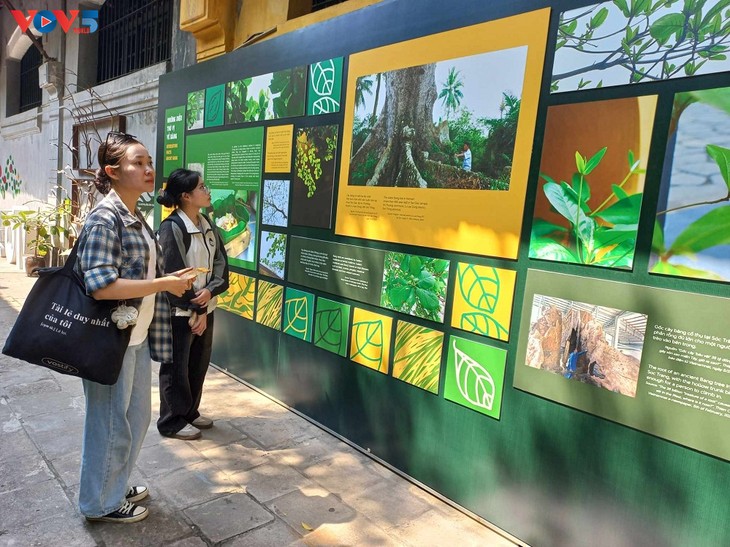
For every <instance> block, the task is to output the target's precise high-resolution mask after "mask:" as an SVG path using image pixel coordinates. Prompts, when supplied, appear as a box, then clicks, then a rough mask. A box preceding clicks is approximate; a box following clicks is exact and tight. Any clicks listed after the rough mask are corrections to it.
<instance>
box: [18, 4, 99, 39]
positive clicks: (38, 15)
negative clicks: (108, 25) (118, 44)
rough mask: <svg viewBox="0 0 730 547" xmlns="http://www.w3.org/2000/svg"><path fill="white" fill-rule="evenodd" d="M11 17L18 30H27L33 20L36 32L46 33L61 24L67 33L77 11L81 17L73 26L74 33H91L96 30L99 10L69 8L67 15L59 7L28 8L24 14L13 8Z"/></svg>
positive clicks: (76, 15) (77, 14)
mask: <svg viewBox="0 0 730 547" xmlns="http://www.w3.org/2000/svg"><path fill="white" fill-rule="evenodd" d="M10 13H12V14H13V17H14V18H15V20H16V21H17V23H18V26H19V27H20V30H22V31H23V32H25V31H27V30H28V27H30V23H31V22H33V26H34V27H35V28H36V30H37V31H38V32H42V33H43V34H46V33H48V32H51V31H52V30H53V29H55V28H56V26H58V25H61V28H62V29H63V32H65V33H67V34H68V31H69V29H70V28H71V25H72V24H73V22H74V21H75V20H76V19H78V17H79V13H81V19H80V20H79V26H78V27H76V28H74V32H75V33H76V34H91V33H92V32H96V30H97V29H98V28H99V10H81V11H79V10H77V9H72V10H69V12H68V15H66V12H65V11H63V10H60V9H54V10H41V11H38V10H34V9H32V10H28V15H27V16H26V15H25V14H24V13H23V12H22V11H20V10H17V9H14V10H10Z"/></svg>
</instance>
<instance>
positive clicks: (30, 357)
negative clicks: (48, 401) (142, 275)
mask: <svg viewBox="0 0 730 547" xmlns="http://www.w3.org/2000/svg"><path fill="white" fill-rule="evenodd" d="M77 247H78V241H77V242H76V244H74V247H73V250H72V251H71V254H70V255H69V257H68V260H66V263H65V265H64V266H62V267H58V268H42V269H40V270H38V275H39V277H38V280H37V281H36V282H35V285H33V288H32V289H31V291H30V294H28V298H27V299H26V301H25V304H23V308H22V309H21V310H20V314H19V315H18V319H17V320H16V322H15V325H13V328H12V330H11V331H10V334H9V335H8V338H7V340H6V342H5V347H3V353H4V354H5V355H9V356H10V357H15V358H17V359H22V360H23V361H27V362H29V363H33V364H35V365H40V366H42V367H46V368H49V369H51V370H55V371H56V372H60V373H61V374H70V375H73V376H78V377H80V378H84V379H86V380H91V381H93V382H98V383H100V384H105V385H112V384H114V383H116V381H117V378H118V377H119V372H120V370H121V368H122V361H123V359H124V353H125V351H126V350H127V346H128V345H129V339H130V336H131V333H132V328H131V327H127V328H126V329H123V330H122V329H119V328H117V326H116V324H115V323H114V321H112V319H111V314H112V310H114V309H115V308H116V307H117V305H118V302H117V301H116V300H94V298H92V297H91V296H88V295H87V294H86V289H85V287H84V283H83V281H82V280H81V279H80V277H79V275H78V274H76V273H75V272H74V271H73V267H74V264H75V263H76V251H77Z"/></svg>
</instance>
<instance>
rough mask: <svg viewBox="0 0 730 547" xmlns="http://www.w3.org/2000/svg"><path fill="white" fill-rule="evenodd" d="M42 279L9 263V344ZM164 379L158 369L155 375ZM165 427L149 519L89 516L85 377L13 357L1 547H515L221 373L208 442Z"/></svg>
mask: <svg viewBox="0 0 730 547" xmlns="http://www.w3.org/2000/svg"><path fill="white" fill-rule="evenodd" d="M33 282H34V280H33V279H31V278H27V277H25V274H24V273H22V272H19V271H18V269H17V268H16V267H15V266H14V265H9V264H8V263H7V262H6V260H5V259H4V258H2V259H0V344H2V343H4V340H5V337H6V336H7V334H8V332H9V330H10V328H11V326H12V324H13V322H14V320H15V317H16V315H17V310H19V309H20V307H21V306H22V303H23V301H24V298H25V296H26V294H27V293H28V291H29V290H30V287H31V286H32V284H33ZM155 371H156V368H155ZM153 383H154V386H153V393H152V401H153V417H152V425H151V427H150V430H149V432H148V434H147V437H146V439H145V443H144V447H143V449H142V452H141V454H140V457H139V459H138V461H137V467H136V469H135V472H134V474H133V479H134V483H136V484H147V485H149V487H150V490H151V497H150V499H149V500H147V501H145V502H143V503H144V504H145V505H147V506H148V507H149V508H150V511H151V515H150V517H149V518H148V519H147V520H144V521H142V522H140V523H137V524H130V525H120V524H108V523H93V524H92V523H87V522H86V520H85V519H83V518H82V517H81V516H80V515H79V513H78V510H77V506H76V497H77V491H78V482H79V460H80V448H81V435H82V428H83V415H84V397H83V391H82V388H81V382H80V381H79V380H78V379H76V378H72V377H68V376H62V375H59V374H56V373H53V372H50V371H47V370H46V369H44V368H41V367H36V366H33V365H29V364H27V363H22V362H20V361H17V360H14V359H11V358H8V357H5V356H0V546H11V545H12V546H16V545H17V546H26V545H41V546H59V547H60V546H63V547H72V546H88V545H104V546H115V545H125V546H135V545H139V546H142V545H151V546H158V545H170V546H176V547H199V546H205V545H225V546H232V547H233V546H247V547H254V546H257V545H262V546H280V545H298V546H304V545H357V546H363V545H404V546H408V545H412V546H419V547H421V546H426V545H458V546H460V547H463V546H468V545H474V546H480V547H484V546H499V547H502V546H505V547H507V546H512V545H515V544H514V543H512V542H511V541H509V540H508V539H505V538H503V537H502V536H500V535H498V534H496V533H495V532H493V531H492V530H490V529H489V528H487V527H485V526H483V525H481V524H479V523H478V522H476V521H475V520H473V519H471V518H469V517H468V516H466V515H464V514H463V513H461V512H459V511H457V510H455V509H454V508H452V507H451V506H450V505H448V504H446V503H444V502H443V501H441V500H440V499H438V498H436V497H435V496H432V495H431V494H429V493H427V492H425V491H424V490H422V489H420V488H418V487H417V486H415V485H413V484H411V483H410V482H408V481H406V480H404V479H403V478H401V477H400V476H398V475H397V474H395V473H393V472H392V471H390V470H389V469H387V468H386V467H384V466H382V465H380V464H379V463H377V462H375V461H373V460H371V459H370V458H368V457H366V456H365V455H363V454H362V453H360V452H358V451H357V450H355V449H353V448H352V447H350V446H349V445H347V444H346V443H344V442H342V441H340V440H338V439H337V438H335V437H333V436H332V435H330V434H328V433H327V432H325V431H323V430H321V429H319V428H317V427H316V426H314V425H312V424H311V423H309V422H308V421H307V420H305V419H303V418H301V417H300V416H298V415H296V414H295V413H293V412H291V411H289V410H287V409H286V408H284V407H282V406H281V405H279V404H277V403H275V402H273V401H271V400H270V399H268V398H267V397H265V396H263V395H261V394H260V393H258V392H256V391H254V390H252V389H249V388H248V387H246V386H244V385H243V384H241V383H239V382H238V381H236V380H235V379H233V378H231V377H229V376H227V375H226V374H224V373H222V372H220V371H218V370H216V369H211V370H210V372H209V374H208V378H207V380H206V388H205V392H204V394H203V403H202V406H201V410H202V411H203V412H204V413H205V414H206V415H210V416H212V417H214V418H215V419H216V425H215V427H214V428H213V429H211V430H209V431H205V432H204V434H203V438H202V439H200V440H197V441H189V442H184V441H179V440H173V439H167V438H163V437H160V435H159V434H158V433H157V430H156V429H155V427H154V422H155V420H156V419H157V416H156V415H155V406H156V405H155V401H158V400H159V398H158V397H159V395H158V392H157V385H156V381H153Z"/></svg>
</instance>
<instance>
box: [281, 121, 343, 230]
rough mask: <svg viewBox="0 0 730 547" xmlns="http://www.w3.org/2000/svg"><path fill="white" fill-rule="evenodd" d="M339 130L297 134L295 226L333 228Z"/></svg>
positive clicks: (315, 129) (318, 129) (322, 127)
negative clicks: (333, 200)
mask: <svg viewBox="0 0 730 547" xmlns="http://www.w3.org/2000/svg"><path fill="white" fill-rule="evenodd" d="M338 131H339V127H338V126H337V125H320V126H313V127H300V128H299V129H297V131H296V136H295V146H296V156H295V158H294V177H293V179H292V188H291V192H292V208H291V224H293V225H295V226H310V227H312V228H330V227H331V226H332V198H333V196H334V184H335V163H336V161H337V134H338Z"/></svg>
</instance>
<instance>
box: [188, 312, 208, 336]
mask: <svg viewBox="0 0 730 547" xmlns="http://www.w3.org/2000/svg"><path fill="white" fill-rule="evenodd" d="M207 327H208V314H207V313H205V312H203V313H201V314H200V315H198V317H197V318H196V319H195V321H193V324H192V325H191V326H190V331H191V332H192V333H193V334H195V335H196V336H202V334H203V333H204V332H205V329H206V328H207Z"/></svg>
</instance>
